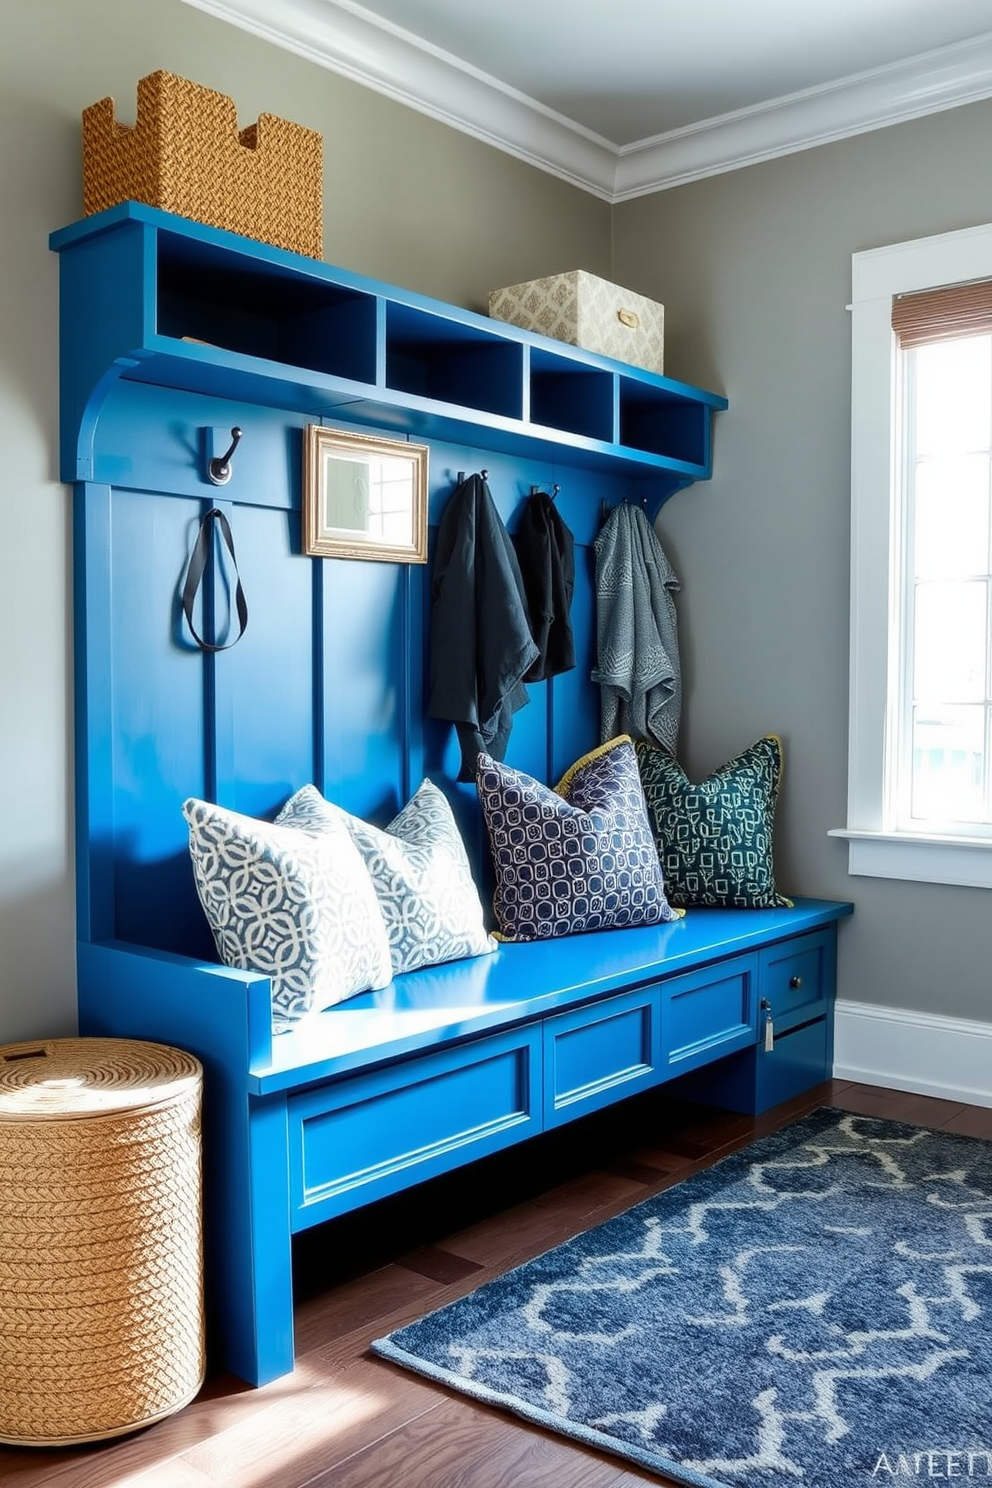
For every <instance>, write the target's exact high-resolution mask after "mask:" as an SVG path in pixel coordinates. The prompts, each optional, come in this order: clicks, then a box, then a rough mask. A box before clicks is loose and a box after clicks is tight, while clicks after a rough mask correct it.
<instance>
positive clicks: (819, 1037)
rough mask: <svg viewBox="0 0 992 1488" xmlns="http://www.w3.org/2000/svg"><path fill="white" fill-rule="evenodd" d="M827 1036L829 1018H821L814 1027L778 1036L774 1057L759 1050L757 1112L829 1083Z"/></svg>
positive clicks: (761, 1049) (802, 1028) (810, 1025)
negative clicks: (821, 1083)
mask: <svg viewBox="0 0 992 1488" xmlns="http://www.w3.org/2000/svg"><path fill="white" fill-rule="evenodd" d="M828 1034H829V1029H828V1026H827V1020H826V1018H818V1019H817V1020H816V1021H815V1022H814V1023H805V1024H803V1026H802V1027H801V1028H794V1029H792V1030H791V1031H790V1032H788V1033H783V1034H781V1035H776V1037H775V1045H774V1048H773V1049H772V1051H771V1053H766V1052H765V1049H764V1046H763V1045H761V1046H759V1048H758V1053H757V1062H756V1066H755V1102H754V1107H753V1109H754V1110H755V1111H767V1110H769V1109H770V1108H771V1107H772V1106H777V1105H779V1104H780V1103H781V1102H782V1101H787V1100H791V1099H792V1097H793V1096H794V1095H800V1094H801V1093H802V1092H803V1091H804V1090H810V1089H812V1087H813V1086H814V1085H819V1084H820V1082H821V1081H822V1080H826V1079H829V1077H830V1070H829V1069H828V1068H827V1053H828Z"/></svg>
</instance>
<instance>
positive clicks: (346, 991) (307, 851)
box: [183, 799, 392, 1033]
mask: <svg viewBox="0 0 992 1488" xmlns="http://www.w3.org/2000/svg"><path fill="white" fill-rule="evenodd" d="M183 814H184V815H185V817H186V820H187V822H188V823H189V850H190V856H191V858H192V860H193V874H194V877H195V879H196V888H197V892H198V894H199V896H200V903H201V904H202V905H203V911H204V913H205V915H206V917H207V921H208V923H209V925H210V929H211V930H212V931H213V936H214V941H215V943H216V946H217V954H218V955H219V956H220V959H221V960H222V961H223V962H224V964H225V965H226V966H235V967H238V968H239V969H240V970H243V971H258V972H262V973H263V974H264V975H265V976H269V977H271V978H272V1027H273V1031H274V1032H275V1033H283V1032H285V1031H286V1030H287V1029H289V1028H291V1027H293V1025H294V1024H296V1023H297V1022H299V1020H300V1019H301V1018H304V1017H305V1016H306V1015H307V1014H308V1013H312V1012H318V1011H319V1010H320V1009H321V1008H327V1007H331V1006H332V1005H333V1004H335V1003H338V1002H343V1001H344V999H345V998H346V997H352V996H354V995H355V993H357V992H364V991H366V990H367V989H368V988H370V987H384V986H386V985H387V983H388V982H389V981H390V980H391V978H392V971H391V968H390V961H389V946H388V944H387V941H386V930H385V926H384V925H383V922H382V915H381V914H380V912H379V905H378V902H377V900H376V896H375V891H374V889H373V887H372V883H371V880H370V879H369V875H368V873H367V872H366V871H365V864H364V863H363V862H362V859H361V855H360V854H359V852H358V851H357V849H356V848H355V845H354V843H353V842H352V840H351V837H350V835H349V834H348V833H347V832H346V831H344V830H343V829H342V828H340V827H339V828H338V829H337V830H336V831H328V832H326V833H324V834H322V835H321V836H320V837H309V836H307V835H305V834H304V833H301V832H295V831H293V830H292V828H290V827H282V826H278V825H273V824H272V823H271V822H265V821H259V820H257V819H256V818H255V817H251V816H242V815H240V814H239V813H238V812H236V811H227V810H225V809H224V807H222V806H215V805H213V804H211V802H209V801H199V800H195V799H190V800H188V801H186V802H184V804H183Z"/></svg>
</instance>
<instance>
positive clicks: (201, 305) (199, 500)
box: [52, 203, 850, 1383]
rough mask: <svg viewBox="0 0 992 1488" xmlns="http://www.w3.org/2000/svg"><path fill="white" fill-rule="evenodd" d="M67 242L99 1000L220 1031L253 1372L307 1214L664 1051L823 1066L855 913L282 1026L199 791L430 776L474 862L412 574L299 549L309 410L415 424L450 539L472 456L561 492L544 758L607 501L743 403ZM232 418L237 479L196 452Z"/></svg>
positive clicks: (288, 1303)
mask: <svg viewBox="0 0 992 1488" xmlns="http://www.w3.org/2000/svg"><path fill="white" fill-rule="evenodd" d="M52 247H53V248H54V249H55V250H56V251H57V252H58V253H59V255H60V297H61V369H62V370H61V429H62V435H61V442H62V452H61V468H62V476H63V479H64V480H66V481H67V482H69V483H70V484H71V485H72V487H73V501H74V546H75V551H74V587H75V652H76V843H77V849H76V850H77V883H78V890H77V901H78V903H77V911H78V915H77V918H78V937H79V946H78V997H79V1020H80V1030H81V1032H83V1033H84V1034H103V1035H120V1036H126V1037H130V1038H148V1039H155V1040H160V1041H164V1042H168V1043H172V1044H175V1045H178V1046H180V1047H182V1048H185V1049H188V1050H190V1051H191V1052H193V1053H195V1054H196V1055H198V1056H199V1057H200V1059H201V1060H202V1061H203V1064H204V1067H205V1105H204V1162H205V1177H206V1183H205V1191H206V1214H205V1249H206V1259H207V1273H206V1274H207V1286H208V1298H207V1300H208V1312H209V1316H210V1319H211V1342H212V1345H213V1355H214V1359H215V1361H216V1363H217V1364H218V1365H222V1366H224V1367H226V1368H228V1369H230V1370H231V1371H233V1372H234V1373H236V1374H238V1375H239V1376H241V1377H242V1378H244V1379H245V1380H248V1381H250V1382H252V1383H261V1382H264V1381H268V1380H271V1379H273V1378H275V1377H277V1376H278V1375H280V1374H282V1373H285V1372H287V1371H288V1370H290V1369H291V1368H292V1367H293V1357H294V1353H293V1313H292V1254H291V1242H292V1236H293V1235H294V1234H295V1233H298V1232H300V1231H302V1230H304V1229H307V1228H308V1227H310V1226H312V1225H315V1224H318V1223H321V1222H323V1221H325V1220H329V1219H333V1218H334V1217H335V1216H339V1215H341V1214H344V1213H346V1212H347V1211H349V1210H352V1209H355V1208H357V1207H359V1206H360V1205H363V1204H367V1203H370V1202H372V1201H373V1200H376V1199H379V1198H382V1197H384V1196H386V1195H388V1194H391V1193H394V1192H396V1191H398V1190H400V1189H402V1188H406V1187H408V1186H410V1185H412V1184H414V1183H417V1182H419V1181H421V1180H423V1179H426V1178H429V1177H431V1176H434V1175H436V1174H439V1173H442V1172H445V1171H447V1170H449V1169H451V1168H454V1167H456V1166H458V1165H459V1164H462V1163H465V1162H468V1161H471V1160H472V1159H474V1158H476V1157H482V1156H484V1155H485V1154H488V1153H492V1152H495V1151H497V1150H498V1149H500V1148H504V1147H507V1146H509V1145H511V1144H512V1143H515V1142H518V1141H522V1140H523V1139H525V1138H526V1137H528V1136H530V1135H532V1134H534V1133H537V1132H540V1131H547V1130H549V1129H550V1128H553V1127H557V1126H560V1125H561V1124H563V1123H565V1122H568V1121H571V1120H573V1119H575V1118H576V1117H578V1116H581V1115H583V1114H585V1113H586V1112H590V1111H594V1110H596V1109H597V1108H599V1107H602V1106H605V1105H607V1104H609V1103H611V1102H613V1101H616V1100H619V1099H622V1098H623V1097H624V1096H626V1095H629V1094H633V1093H635V1092H638V1091H643V1090H646V1089H648V1088H649V1087H651V1086H655V1085H658V1084H661V1083H662V1082H665V1081H669V1080H672V1079H675V1078H678V1077H682V1076H686V1077H688V1078H690V1079H692V1080H694V1081H696V1082H697V1083H696V1087H695V1088H696V1089H697V1090H699V1091H700V1092H701V1093H703V1094H704V1095H705V1096H706V1098H707V1099H709V1100H712V1101H714V1102H716V1103H722V1104H724V1105H727V1106H730V1107H733V1108H735V1109H740V1110H746V1111H757V1110H763V1109H766V1108H767V1107H769V1106H771V1105H774V1104H775V1103H777V1102H778V1101H780V1100H783V1099H786V1098H787V1097H789V1096H791V1095H793V1094H796V1093H798V1092H799V1091H801V1090H803V1089H807V1088H809V1087H810V1086H812V1085H814V1084H816V1083H817V1082H819V1081H820V1080H822V1079H824V1078H825V1077H826V1075H827V1074H828V1073H829V1071H830V1068H831V1060H832V1029H833V997H834V989H835V951H836V929H837V922H838V920H839V919H841V918H842V917H843V916H844V915H845V914H847V913H849V911H850V906H849V905H846V904H835V903H826V902H821V901H812V900H799V901H797V903H796V906H795V908H794V909H775V910H758V911H744V910H740V911H722V910H696V911H690V912H689V914H688V915H687V916H686V918H685V919H684V920H681V921H679V922H677V923H673V924H669V925H662V926H657V927H651V928H645V929H632V930H623V931H613V932H606V933H593V934H587V935H579V936H574V937H572V938H570V939H568V940H565V941H556V942H551V943H537V944H532V945H504V946H501V947H500V948H499V950H497V951H496V952H495V953H494V954H493V955H491V956H483V957H479V958H477V959H474V960H467V961H460V962H452V963H448V964H445V965H442V966H437V967H433V968H429V969H422V970H420V971H416V972H412V973H409V974H407V975H404V976H400V977H397V978H396V979H395V980H394V981H393V982H392V983H391V984H390V985H389V986H388V987H386V988H384V989H383V990H381V991H377V992H374V993H373V992H369V993H365V994H362V995H360V996H357V997H354V998H352V999H350V1000H349V1001H347V1002H345V1003H342V1004H340V1005H339V1006H337V1007H334V1008H331V1009H329V1010H327V1011H326V1012H325V1013H322V1014H320V1015H319V1016H318V1017H317V1018H315V1019H313V1020H311V1021H310V1022H308V1023H307V1024H306V1025H301V1026H300V1027H299V1028H298V1029H297V1030H295V1031H293V1032H290V1033H286V1034H281V1035H279V1036H275V1037H274V1036H273V1034H272V1030H271V1019H270V1001H269V999H270V986H269V982H268V980H267V979H266V978H265V977H262V976H259V975H255V974H253V973H248V972H241V971H235V970H231V969H229V968H227V967H224V966H221V965H219V964H218V963H217V960H216V954H215V951H214V948H213V944H212V941H211V938H210V934H209V931H208V929H207V925H206V922H205V920H204V917H203V915H202V912H201V910H200V906H199V903H198V900H197V898H196V892H195V888H194V883H193V877H192V872H191V869H190V863H189V856H188V851H187V842H186V826H185V822H184V820H183V817H182V813H181V810H180V806H181V803H182V801H183V800H184V798H186V797H187V796H200V797H204V798H207V799H211V800H216V801H218V802H220V803H222V804H224V805H226V806H228V807H231V808H232V809H235V810H237V811H241V812H244V813H247V814H249V815H256V816H271V815H273V814H274V813H275V812H276V811H277V810H278V809H279V807H280V806H281V805H282V804H283V802H284V801H285V800H286V799H287V797H288V796H289V795H291V794H292V793H293V791H295V790H296V789H297V788H298V787H299V786H300V785H302V784H305V783H306V782H308V781H313V782H315V783H316V784H317V785H318V786H319V787H320V789H321V790H322V791H323V792H324V794H325V795H327V796H328V798H330V799H332V800H334V801H337V802H338V803H339V804H341V805H342V806H344V807H345V808H346V809H347V810H349V811H352V812H354V813H356V814H358V815H363V816H367V817H370V818H373V819H378V820H386V819H388V818H389V816H390V815H392V814H394V813H395V811H396V810H397V809H398V807H399V806H400V805H402V804H403V803H404V802H405V801H406V800H407V799H409V797H410V795H411V794H412V793H413V791H414V790H415V789H416V787H417V785H418V784H419V783H420V781H421V780H422V779H423V778H424V777H425V776H429V777H430V778H431V779H433V780H434V781H435V782H436V783H437V784H439V785H440V786H441V788H442V789H443V790H444V791H445V793H446V795H447V796H448V798H449V800H450V801H451V804H452V807H453V810H454V811H455V814H456V817H457V819H458V822H459V825H460V827H461V830H462V833H463V835H464V838H465V841H466V845H467V847H468V850H469V853H470V856H471V858H472V860H473V865H474V868H475V872H476V875H477V879H478V881H479V883H480V886H481V887H482V889H483V892H485V890H486V886H487V883H488V873H489V869H488V864H487V855H486V849H485V844H484V840H483V835H484V834H483V827H482V823H481V818H480V814H479V811H478V808H477V804H476V801H475V798H474V788H473V787H470V786H466V785H463V784H460V783H459V782H458V780H457V775H458V767H459V755H458V747H457V741H456V740H455V738H454V736H453V733H452V730H451V729H450V727H449V726H447V725H445V724H442V723H439V722H437V721H436V720H433V719H430V718H428V717H426V716H425V709H424V695H425V656H426V654H427V625H428V617H429V603H428V600H429V567H425V566H422V565H416V564H403V563H375V562H363V561H359V560H352V559H314V558H310V557H306V556H304V554H303V548H302V542H301V484H302V448H303V434H304V429H305V427H306V426H307V425H308V424H313V423H324V424H327V425H330V426H332V427H334V428H340V429H343V430H364V431H367V432H373V433H379V434H381V435H385V436H387V437H391V438H413V439H415V440H417V441H419V442H424V443H426V444H427V445H428V446H429V456H430V490H429V502H428V519H429V525H430V532H431V534H432V535H433V532H434V530H435V529H436V525H437V521H438V518H439V515H440V513H441V511H442V510H443V507H444V503H445V501H446V500H447V498H448V496H449V494H450V492H451V490H452V489H453V487H454V484H455V483H456V481H457V479H458V476H459V473H460V472H463V471H475V470H480V469H483V468H485V469H486V470H488V473H489V475H488V479H489V484H490V486H491V489H492V491H493V495H494V498H495V499H496V501H497V504H498V506H499V508H500V511H501V514H502V515H503V518H504V520H505V521H506V523H507V525H508V526H509V527H510V528H511V530H512V528H513V524H514V521H515V519H516V516H517V513H518V511H519V508H520V505H521V503H522V502H524V501H526V499H527V497H528V494H529V493H530V492H531V491H532V490H533V489H534V488H538V489H546V490H551V489H553V488H554V487H558V488H559V495H558V501H559V505H560V509H561V511H562V515H563V517H564V518H565V520H566V522H567V523H568V525H569V527H570V528H571V529H572V531H573V533H574V535H575V540H576V560H577V561H576V569H577V572H576V585H575V596H574V602H573V612H572V619H573V626H574V632H575V637H576V651H577V657H576V661H577V664H576V667H575V669H574V671H571V672H567V673H564V674H562V675H561V676H559V677H555V678H554V679H552V680H551V681H548V682H542V683H538V684H534V685H533V686H532V687H531V689H530V691H531V701H530V703H529V704H528V706H527V707H525V708H523V709H522V710H521V711H520V712H519V713H518V714H517V716H516V719H515V723H514V729H513V735H512V738H511V745H510V753H509V755H508V760H509V762H510V763H512V764H514V765H516V766H517V767H518V768H520V769H523V770H526V771H528V772H529V773H531V774H534V775H537V776H539V777H540V778H542V779H545V780H554V779H557V778H558V777H560V775H561V774H562V773H563V772H564V771H565V769H566V768H567V767H568V766H569V765H570V764H571V763H572V762H573V761H574V760H575V759H576V758H577V757H578V756H579V755H581V754H582V753H584V752H585V751H586V750H587V749H588V748H589V747H590V746H591V745H593V744H594V743H595V742H596V740H597V726H598V698H597V696H596V692H595V689H594V688H593V686H592V684H591V682H590V680H589V679H590V671H591V669H592V665H593V655H592V647H593V638H594V629H595V625H594V608H593V572H594V569H593V554H592V543H593V541H594V539H595V536H596V533H597V531H598V529H599V525H600V522H601V519H602V510H603V506H604V504H605V505H606V506H611V505H614V504H615V503H616V502H618V501H623V500H631V501H638V502H642V503H643V504H644V505H645V506H646V508H647V509H648V511H649V513H650V514H651V515H654V513H655V512H656V511H657V509H658V507H659V506H660V505H661V503H662V502H663V501H665V500H666V499H667V498H668V497H669V496H671V495H672V494H673V493H674V492H676V491H678V490H680V489H681V488H683V487H686V486H689V485H691V484H692V483H693V482H694V481H697V480H704V479H706V478H707V477H708V476H709V474H710V469H711V466H710V461H711V424H712V419H713V415H714V414H715V413H716V412H717V411H718V410H719V409H721V408H722V407H724V406H725V400H724V399H722V398H721V397H719V396H717V395H715V394H712V393H707V392H704V391H701V390H700V389H697V388H692V387H689V386H687V385H686V384H684V383H680V382H677V381H675V380H673V379H671V378H665V377H660V376H656V375H654V374H652V373H648V372H642V371H639V370H637V369H635V368H631V367H627V366H625V365H622V364H620V363H616V362H613V361H610V360H608V359H606V358H603V357H600V356H597V355H595V354H593V353H589V352H585V351H582V350H580V349H578V348H575V347H569V346H564V345H562V344H560V343H557V342H552V341H549V340H546V339H545V338H543V337H541V336H537V335H533V334H531V333H529V332H526V331H523V330H518V329H517V328H515V327H512V326H508V325H503V324H498V323H496V322H494V321H491V320H489V319H488V318H486V317H484V316H481V315H476V314H474V313H472V312H469V311H465V310H459V309H455V308H453V307H451V306H447V305H443V304H440V303H438V302H436V301H433V300H429V299H426V298H424V297H422V296H418V295H414V294H411V293H408V292H406V291H403V290H399V289H396V288H394V287H392V286H387V285H383V284H379V283H375V282H373V281H371V280H368V279H365V278H363V277H361V276H359V275H355V274H352V273H349V272H347V271H344V270H340V269H335V268H331V267H329V266H328V265H326V264H322V263H318V262H315V261H313V260H310V259H307V258H302V257H298V256H296V255H294V254H290V253H286V252H284V251H282V250H279V249H275V248H270V247H268V246H266V245H264V244H261V243H257V242H254V241H251V240H248V239H243V238H239V237H236V236H233V235H231V234H229V233H224V232H220V231H216V230H213V229H210V228H207V227H203V226H200V225H199V224H196V223H193V222H189V221H186V220H185V219H181V218H177V217H174V216H171V215H169V214H167V213H163V212H161V211H158V210H156V209H153V208H150V207H146V206H142V205H136V204H134V203H126V204H123V205H121V206H119V207H115V208H113V209H111V210H110V211H107V212H103V213H100V214H98V215H96V216H93V217H89V218H87V219H85V220H84V221H82V222H79V223H76V224H74V225H73V226H70V227H68V228H65V229H63V230H61V231H59V232H57V233H55V234H54V235H53V237H52ZM235 427H236V428H239V429H241V430H242V431H243V432H242V438H241V441H240V444H239V445H238V448H237V450H236V452H235V456H234V459H233V461H232V473H231V477H230V480H229V481H228V482H227V483H226V484H223V485H221V486H217V485H215V484H213V483H212V482H211V481H210V478H209V464H210V461H211V460H212V459H215V458H216V457H218V456H219V455H221V454H223V453H224V452H225V451H226V449H227V448H228V446H229V444H230V442H231V430H232V429H233V428H235ZM214 508H218V509H220V510H221V511H223V513H224V514H225V515H226V516H227V518H228V520H229V523H230V526H231V530H232V532H233V536H234V540H235V545H236V552H237V564H238V571H239V573H240V576H241V579H242V581H243V584H244V590H245V593H246V596H247V600H248V606H249V624H248V628H247V631H246V632H245V634H244V636H243V638H242V639H241V640H240V641H238V643H237V644H235V645H232V646H231V647H230V648H229V649H226V650H222V651H217V652H205V651H203V650H202V649H200V647H199V646H198V645H197V644H196V642H195V641H194V639H193V637H192V636H191V635H190V633H189V630H188V627H186V625H185V622H184V620H183V615H182V610H181V605H180V590H181V587H182V580H183V575H184V573H185V569H186V564H187V562H188V558H189V555H190V552H191V549H192V546H193V543H194V541H195V537H196V533H197V531H198V528H199V525H200V522H201V520H202V518H203V517H204V515H205V514H206V513H207V512H208V511H210V510H212V509H214ZM234 587H235V574H234V572H233V570H232V568H231V566H230V564H229V562H228V561H227V560H226V559H225V556H224V554H223V552H221V551H220V550H219V549H218V550H216V551H215V552H214V553H213V555H212V559H211V562H210V563H209V564H208V566H207V571H206V574H205V582H204V585H203V593H202V602H201V609H200V611H199V612H198V622H199V628H200V630H201V634H203V633H206V634H207V635H208V636H210V637H212V638H213V640H214V641H215V642H216V643H217V644H222V643H223V642H225V641H227V640H230V639H233V637H234V635H235V634H236V629H237V624H236V615H235V614H234V613H233V611H234V604H233V592H234ZM769 1014H771V1015H772V1016H773V1017H774V1027H775V1037H774V1040H773V1046H772V1047H771V1049H769V1048H768V1046H767V1043H766V1039H765V1026H766V1022H767V1019H768V1016H769ZM328 1265H329V1267H330V1268H332V1267H333V1244H331V1245H330V1246H329V1261H328Z"/></svg>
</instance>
